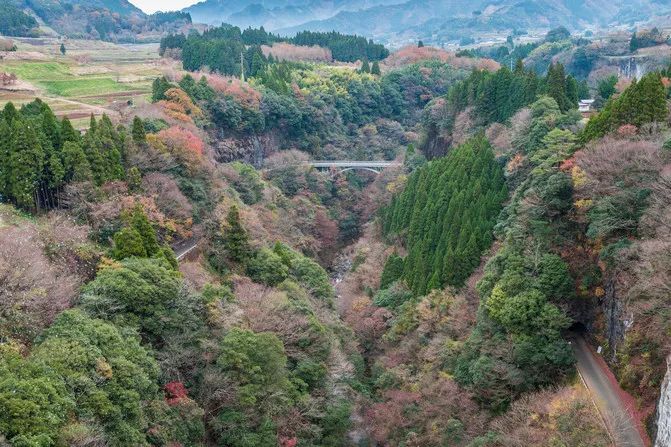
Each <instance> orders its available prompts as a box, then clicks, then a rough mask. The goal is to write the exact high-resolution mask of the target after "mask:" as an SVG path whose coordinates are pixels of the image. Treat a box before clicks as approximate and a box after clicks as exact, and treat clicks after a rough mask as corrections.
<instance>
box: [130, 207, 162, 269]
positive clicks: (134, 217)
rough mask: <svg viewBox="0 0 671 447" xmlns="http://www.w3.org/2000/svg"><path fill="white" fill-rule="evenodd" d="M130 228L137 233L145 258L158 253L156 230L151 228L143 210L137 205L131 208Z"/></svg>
mask: <svg viewBox="0 0 671 447" xmlns="http://www.w3.org/2000/svg"><path fill="white" fill-rule="evenodd" d="M130 227H131V228H133V229H134V230H135V231H137V232H138V234H139V235H140V237H141V238H142V245H143V247H144V250H145V252H146V253H147V256H149V257H151V256H154V255H155V254H157V253H159V251H160V250H161V247H160V246H159V244H158V239H157V237H156V230H154V227H152V225H151V222H149V218H147V214H146V213H145V212H144V208H143V207H142V205H140V204H139V203H138V204H137V205H135V208H133V211H132V214H131V222H130Z"/></svg>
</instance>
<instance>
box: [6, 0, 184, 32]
mask: <svg viewBox="0 0 671 447" xmlns="http://www.w3.org/2000/svg"><path fill="white" fill-rule="evenodd" d="M0 12H2V15H1V18H0V33H2V34H3V35H7V36H28V37H37V36H40V35H41V34H43V33H44V32H45V30H41V29H40V28H39V26H38V23H37V20H36V18H38V19H39V20H41V21H42V22H43V23H44V24H45V25H47V26H48V27H50V28H52V29H53V30H55V31H56V32H58V33H59V34H62V35H65V36H68V37H72V38H86V39H102V40H108V41H122V42H123V41H126V42H134V41H142V40H154V41H158V39H160V37H161V35H162V34H165V33H166V32H168V31H173V32H174V31H176V30H182V28H184V27H187V26H188V25H190V24H191V16H190V15H188V14H186V13H180V12H166V13H161V12H159V13H156V14H152V15H146V14H145V13H143V12H142V11H141V10H140V9H139V8H137V7H135V6H134V5H133V4H132V3H130V2H128V1H126V0H93V1H90V0H87V1H81V0H66V1H62V0H6V1H5V2H3V4H2V5H0ZM33 16H34V17H33Z"/></svg>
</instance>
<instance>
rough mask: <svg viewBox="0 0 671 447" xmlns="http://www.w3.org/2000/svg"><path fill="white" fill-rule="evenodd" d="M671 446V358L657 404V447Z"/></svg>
mask: <svg viewBox="0 0 671 447" xmlns="http://www.w3.org/2000/svg"><path fill="white" fill-rule="evenodd" d="M669 446H671V357H669V358H668V359H667V370H666V377H665V378H664V383H663V384H662V391H661V395H660V397H659V403H658V404H657V438H656V440H655V447H669Z"/></svg>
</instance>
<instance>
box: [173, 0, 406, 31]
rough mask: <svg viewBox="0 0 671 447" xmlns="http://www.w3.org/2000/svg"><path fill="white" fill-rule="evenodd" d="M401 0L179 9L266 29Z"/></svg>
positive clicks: (208, 1) (211, 20) (250, 2)
mask: <svg viewBox="0 0 671 447" xmlns="http://www.w3.org/2000/svg"><path fill="white" fill-rule="evenodd" d="M402 1H403V0H360V1H357V0H330V1H329V0H240V1H236V2H231V1H228V0H205V1H203V2H200V3H197V4H195V5H193V6H190V7H188V8H185V9H184V10H183V11H185V12H188V13H190V14H191V17H192V18H193V20H194V22H200V23H208V24H213V25H218V24H220V23H222V22H226V23H231V24H233V25H237V26H240V27H243V28H244V27H247V26H256V27H258V26H263V27H264V28H266V29H268V30H275V29H279V28H287V27H292V26H298V25H300V24H302V23H305V22H311V21H319V20H326V19H329V18H331V17H334V16H335V15H337V14H339V13H341V12H353V13H355V12H357V11H363V10H366V9H368V8H371V7H375V6H378V5H385V6H388V5H394V4H399V3H402Z"/></svg>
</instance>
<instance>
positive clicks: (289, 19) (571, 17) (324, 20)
mask: <svg viewBox="0 0 671 447" xmlns="http://www.w3.org/2000/svg"><path fill="white" fill-rule="evenodd" d="M184 11H185V12H189V13H190V14H191V16H192V18H193V20H194V21H195V22H203V23H208V24H219V23H221V22H226V23H231V24H233V25H237V26H240V27H247V26H264V27H265V28H266V29H267V30H270V31H276V32H279V33H281V34H287V35H290V34H294V33H296V32H298V31H302V30H305V29H307V30H312V31H332V30H335V31H340V32H343V33H356V34H360V35H364V36H367V37H370V38H375V39H377V40H379V41H381V42H384V43H388V44H389V43H392V44H393V43H394V42H402V41H404V40H407V41H412V40H417V39H423V40H425V41H428V42H431V43H434V44H442V43H446V42H449V41H454V40H459V39H460V38H463V37H471V36H472V35H473V34H475V33H482V32H487V33H493V32H494V33H495V32H497V31H504V30H529V29H547V28H552V27H556V26H566V27H568V28H569V29H572V30H576V31H577V30H581V29H585V28H593V27H605V26H608V25H613V24H616V25H631V26H633V25H635V24H637V23H638V22H641V21H648V20H649V19H650V17H654V16H655V15H660V14H665V13H666V14H668V13H669V11H671V2H670V1H669V0H586V1H581V0H453V1H448V0H406V1H402V0H364V1H356V0H265V1H264V0H241V1H236V2H231V1H227V0H205V1H203V2H200V3H198V4H196V5H193V6H191V7H188V8H186V9H185V10H184Z"/></svg>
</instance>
